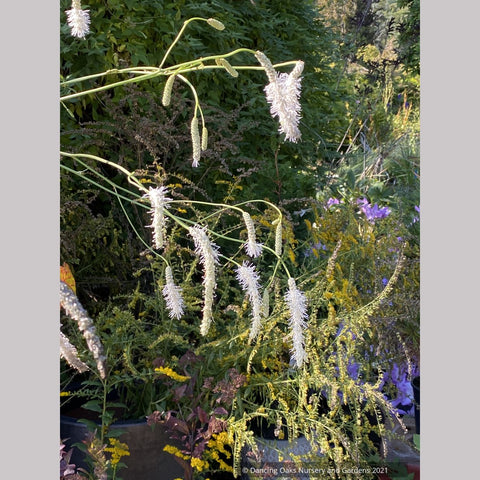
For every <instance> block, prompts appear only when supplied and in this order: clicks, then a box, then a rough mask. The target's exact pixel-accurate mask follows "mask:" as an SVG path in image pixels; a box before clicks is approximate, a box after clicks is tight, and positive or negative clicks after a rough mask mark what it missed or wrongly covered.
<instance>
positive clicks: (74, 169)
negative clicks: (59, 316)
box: [61, 0, 420, 474]
mask: <svg viewBox="0 0 480 480" xmlns="http://www.w3.org/2000/svg"><path fill="white" fill-rule="evenodd" d="M338 4H339V5H338V6H339V8H338V9H337V8H334V7H335V6H332V5H329V4H325V2H323V6H324V8H323V10H322V12H324V14H328V16H329V17H328V20H329V22H325V23H324V22H323V21H322V18H321V17H320V15H319V13H318V12H317V11H316V10H315V2H312V1H308V0H305V1H302V2H298V1H293V0H291V1H290V0H287V1H279V0H278V1H277V0H275V1H273V2H272V1H263V0H257V1H255V2H248V1H244V2H238V1H228V0H222V1H220V0H218V1H212V2H200V3H197V2H185V1H180V2H166V1H162V0H153V1H152V0H150V1H146V0H138V1H133V0H126V1H124V2H119V1H118V0H108V1H107V0H104V1H100V0H91V2H90V3H89V4H88V5H84V8H89V10H90V14H91V19H92V33H91V34H89V35H87V38H86V40H84V41H78V40H74V39H73V38H72V37H70V36H69V33H68V28H67V27H66V26H65V20H64V14H63V13H62V31H61V33H62V43H61V51H62V64H61V74H62V77H63V78H64V79H65V80H69V79H74V78H76V77H79V76H81V75H89V74H96V73H99V72H101V71H104V70H108V69H114V68H124V67H127V66H138V65H145V66H148V65H159V64H160V63H161V62H162V60H163V57H164V54H165V51H166V50H167V49H168V47H169V45H170V44H171V42H172V40H173V39H174V38H175V35H176V34H177V33H178V31H179V29H180V28H181V26H182V24H183V22H184V21H185V20H186V19H188V18H191V17H194V16H202V17H204V18H207V17H209V16H211V17H215V18H218V19H219V20H221V21H222V22H223V23H224V24H225V25H226V29H225V30H224V31H221V32H219V31H217V30H213V29H212V28H211V27H210V26H209V25H207V24H206V23H205V22H197V23H196V22H193V23H192V24H190V25H189V26H188V29H187V30H186V32H185V35H184V36H183V37H182V41H181V42H179V43H178V44H177V45H175V47H174V48H173V50H172V52H171V56H169V57H168V59H167V62H166V63H167V64H168V65H176V64H179V63H182V62H187V61H191V60H192V59H194V58H199V57H205V56H208V55H215V54H220V53H226V52H229V51H231V50H233V49H235V48H238V47H239V46H242V47H246V48H251V49H253V50H262V51H264V52H265V53H266V54H267V55H268V56H269V58H271V59H272V60H273V59H274V61H275V62H284V61H290V60H291V59H292V58H293V59H302V60H304V61H305V75H304V80H303V83H302V100H301V101H302V115H303V118H302V122H301V125H300V128H301V130H302V134H303V136H302V142H300V143H298V144H288V143H285V142H283V141H282V139H281V136H280V135H279V134H278V133H277V128H278V127H277V122H276V120H273V119H272V118H271V117H270V115H269V108H268V104H267V102H266V101H265V96H264V95H263V88H264V86H265V84H266V82H267V80H266V77H265V73H264V72H263V71H249V72H248V73H247V72H245V71H244V70H241V69H240V70H239V76H238V77H236V78H233V77H231V76H229V75H228V73H227V72H226V71H223V70H213V71H212V70H209V71H208V72H206V71H203V69H199V70H198V71H191V72H188V73H186V74H185V76H188V79H189V81H191V82H192V84H193V85H194V86H195V89H196V92H197V93H198V96H199V98H200V105H201V107H202V112H203V114H204V115H205V120H206V125H207V127H208V129H209V144H208V148H207V149H206V150H205V152H202V159H201V162H200V166H199V167H198V168H196V169H192V167H191V160H192V147H191V133H190V122H191V119H192V115H193V111H194V108H195V106H196V105H195V104H194V98H193V97H192V92H191V90H189V89H188V88H185V87H186V86H185V84H183V83H181V82H177V81H175V83H174V86H173V92H172V100H171V104H170V106H168V107H164V106H163V105H162V94H163V88H164V79H163V77H157V78H155V79H153V80H148V81H143V82H142V83H139V84H128V85H127V84H126V85H122V86H120V87H119V88H115V89H111V90H106V91H104V92H98V93H95V94H90V95H87V96H82V97H79V98H77V99H71V101H69V102H68V103H65V105H64V106H65V109H64V110H62V132H61V145H62V150H64V151H67V152H69V153H66V154H64V155H63V158H62V174H61V181H62V188H61V231H62V238H61V262H67V263H69V264H70V265H72V266H73V267H74V276H75V278H76V280H77V285H78V288H79V295H80V297H81V298H82V301H85V305H86V307H87V309H88V311H89V312H90V313H91V314H92V316H94V318H95V325H96V329H97V333H98V335H99V336H100V338H101V340H102V343H103V345H104V347H105V351H106V354H107V365H108V369H109V373H108V377H107V379H106V380H105V381H101V380H99V379H98V378H97V376H96V374H95V366H94V363H93V361H92V359H91V358H90V355H89V352H88V350H87V348H86V346H85V344H84V339H83V337H82V335H81V334H80V333H79V332H78V330H77V329H76V328H74V325H72V324H71V323H70V322H69V321H68V320H67V319H63V322H62V328H63V331H65V332H66V333H67V334H68V338H70V339H71V341H72V342H73V343H74V344H75V345H76V346H77V348H78V350H79V356H80V358H81V359H82V360H83V361H84V362H85V363H87V364H88V365H90V366H91V367H92V370H91V371H90V372H88V373H87V374H83V375H77V374H75V372H73V373H72V370H71V369H70V368H68V367H67V366H66V364H65V363H62V387H63V388H64V389H68V388H69V384H70V383H71V382H72V379H74V380H80V381H81V382H83V387H82V388H83V393H82V391H81V393H80V394H79V396H80V397H81V398H89V399H90V401H89V403H87V405H86V406H87V407H88V408H89V409H91V410H93V411H94V412H96V413H100V415H101V419H102V422H103V425H104V426H108V425H110V424H111V423H112V422H113V421H115V419H117V418H120V416H123V415H125V416H128V417H132V416H133V417H138V418H140V417H144V416H145V415H153V414H154V413H155V412H162V411H165V412H173V411H175V412H176V413H175V415H178V418H179V419H181V420H182V422H186V423H185V425H186V427H188V428H190V427H191V428H190V430H189V432H190V433H192V432H197V433H198V432H200V433H201V435H200V437H201V438H202V441H203V440H206V439H207V437H205V436H203V435H204V434H205V432H206V430H205V428H206V425H207V424H209V423H208V422H207V421H206V420H207V417H208V415H210V414H212V412H214V406H215V402H216V401H217V400H218V395H217V396H216V394H218V393H219V392H218V391H217V392H214V390H215V389H214V388H213V389H210V390H209V389H208V388H206V387H205V385H206V383H205V382H207V384H208V385H210V386H213V385H219V384H220V382H222V381H225V379H227V378H229V377H228V375H229V372H232V371H233V370H232V369H235V372H236V373H237V374H238V375H242V376H245V383H242V384H241V385H239V386H238V392H237V391H235V395H234V397H233V398H232V399H231V404H229V405H228V409H227V410H228V411H226V412H225V413H222V415H223V416H222V422H223V421H225V422H226V423H228V430H227V431H228V435H229V441H228V442H227V443H228V444H229V445H230V446H232V448H233V457H232V459H230V460H229V462H230V465H229V466H230V467H232V468H234V469H235V473H237V474H238V466H239V455H240V449H241V447H242V446H243V445H245V444H247V445H249V446H252V445H253V432H254V430H255V428H256V427H258V426H259V425H266V426H267V428H270V429H275V431H276V432H277V437H278V438H280V437H282V436H283V437H286V436H287V437H288V438H295V437H296V436H298V435H299V434H302V435H305V437H306V438H307V439H308V440H309V441H310V442H311V443H312V446H313V447H314V450H321V451H322V452H323V453H324V454H325V455H326V457H327V458H328V460H329V461H331V462H333V463H334V464H335V465H336V466H341V465H345V464H348V462H351V461H352V460H357V459H360V463H362V462H363V463H365V462H366V461H367V460H368V459H369V458H370V456H371V455H372V454H376V453H378V445H375V444H374V442H373V439H374V438H375V435H380V436H382V437H383V436H384V435H387V432H386V429H385V425H384V422H385V421H390V420H391V419H393V418H395V412H394V411H393V409H392V407H391V404H390V403H389V402H388V401H387V400H386V399H385V398H384V396H383V393H385V392H383V391H382V390H381V387H380V384H381V380H382V373H383V372H385V371H387V370H388V368H389V367H390V366H391V364H392V362H405V361H406V362H407V363H411V362H412V361H413V362H414V363H417V362H418V360H419V358H418V357H419V338H418V334H419V323H418V322H419V249H418V243H419V241H418V237H419V232H418V224H419V222H418V218H416V217H418V212H416V211H415V207H416V206H417V207H418V205H419V189H418V183H419V174H420V173H419V161H418V156H419V153H418V102H417V100H418V98H417V97H416V96H415V95H417V94H418V82H417V81H418V76H416V75H415V72H414V71H413V70H411V69H410V68H405V69H404V68H403V66H402V65H400V63H401V61H402V58H403V57H401V55H400V53H399V50H398V49H397V46H398V45H397V43H396V42H397V41H398V39H399V38H401V37H399V36H398V34H397V29H396V27H395V28H393V26H394V25H399V24H400V23H401V21H403V20H404V19H405V18H409V17H408V15H407V16H405V15H406V13H407V11H406V10H405V9H404V10H402V9H401V8H397V5H396V3H395V2H392V1H385V2H383V1H382V2H380V1H379V2H374V3H373V4H372V2H362V1H360V0H358V1H350V2H349V1H343V2H338ZM68 6H69V5H68V3H67V2H66V1H63V0H62V2H61V10H62V12H63V11H64V10H65V9H67V8H68ZM340 7H344V10H341V9H340ZM357 34H358V35H357ZM340 39H341V40H342V42H343V43H342V42H340ZM230 60H231V63H232V64H233V65H234V66H238V65H255V66H256V65H257V64H256V62H255V61H254V59H253V58H252V57H251V56H248V55H246V54H245V53H244V52H243V53H241V54H240V55H239V56H238V57H233V58H232V59H230ZM344 67H345V68H344ZM281 68H282V67H280V69H281ZM120 79H121V78H120V75H119V74H118V72H117V73H112V74H111V75H108V76H106V77H101V78H100V77H99V78H96V79H95V80H85V81H84V82H82V85H81V86H76V87H71V85H68V92H69V93H73V92H75V91H77V90H78V89H87V88H91V87H94V86H101V85H105V84H106V83H110V82H114V81H118V80H120ZM65 90H67V87H65ZM65 93H66V92H62V94H65ZM197 106H198V105H197ZM85 153H88V154H89V155H90V157H84V156H82V155H83V154H85ZM132 185H133V186H135V187H138V188H139V189H140V193H138V192H137V191H135V189H134V188H132ZM157 186H165V187H167V189H168V196H169V197H171V198H170V200H169V203H168V207H167V208H168V214H167V217H168V218H167V220H168V229H167V239H166V242H165V245H164V247H163V248H162V249H161V255H160V253H159V252H154V251H153V249H152V248H151V247H150V238H151V229H150V227H149V226H148V225H149V224H150V222H151V212H150V205H149V203H148V200H147V199H146V198H142V194H144V193H146V192H147V191H148V188H150V187H157ZM143 196H145V195H143ZM333 196H334V197H337V198H338V199H341V200H342V203H339V204H338V205H334V206H333V207H327V200H328V198H329V197H333ZM362 197H365V198H367V199H368V201H370V202H371V203H372V204H373V203H378V205H379V206H388V207H390V209H391V214H390V215H389V216H388V217H387V218H382V219H381V220H378V221H375V222H371V221H368V220H367V219H366V218H365V217H364V216H363V214H362V213H361V212H360V211H359V209H358V205H357V203H356V200H357V199H358V198H362ZM245 212H247V213H249V214H250V215H251V218H252V220H253V224H254V230H255V235H256V238H257V241H258V242H259V243H262V245H263V248H264V250H263V253H262V255H261V256H260V257H258V258H256V259H255V260H254V264H255V267H256V271H257V272H258V273H259V282H260V285H261V289H262V293H264V294H265V296H264V299H268V302H267V305H269V306H267V307H266V311H267V314H266V315H265V318H263V320H262V322H263V323H262V327H261V333H260V336H259V337H257V338H256V339H253V340H252V339H250V338H249V331H250V329H251V313H252V306H251V301H248V299H247V297H246V295H245V292H244V291H243V289H242V288H241V286H240V285H239V282H238V279H237V278H236V267H238V266H239V265H240V264H242V262H243V261H245V260H249V261H251V260H250V259H249V258H248V256H247V255H246V254H245V250H244V245H243V244H244V242H245V241H246V240H247V239H248V236H249V234H248V232H247V226H246V224H245V221H244V218H243V214H244V213H245ZM280 222H281V223H280ZM191 225H202V226H205V227H206V228H208V229H207V231H208V233H209V235H211V236H212V238H211V240H212V241H213V242H215V245H216V246H218V252H220V257H219V263H218V265H216V277H215V298H214V303H213V307H212V310H213V323H212V325H211V327H210V330H209V332H208V335H206V336H205V335H202V334H201V329H200V320H201V317H202V309H203V306H204V298H203V297H204V293H205V292H204V284H203V283H204V281H205V271H204V269H203V265H202V259H201V256H200V258H199V255H198V251H197V252H195V248H194V246H193V243H192V238H190V237H189V236H188V235H187V232H186V229H187V228H188V227H189V226H191ZM279 225H281V226H282V233H281V235H280V236H278V235H277V234H276V233H277V232H279V231H280V230H277V227H278V226H279ZM400 239H401V240H400ZM166 265H169V266H171V267H172V271H173V277H174V279H175V283H176V284H178V286H179V287H180V288H181V292H182V298H183V299H184V301H185V314H184V315H183V316H182V317H181V318H180V319H173V318H171V316H169V309H168V305H167V302H166V300H165V298H164V296H163V295H162V290H163V287H164V286H165V285H166V280H165V267H166ZM289 278H295V279H297V285H298V286H299V288H300V289H301V291H302V292H304V293H305V298H306V300H307V305H308V314H309V319H308V323H307V327H306V328H305V339H304V340H305V351H306V354H307V358H308V361H307V362H306V364H304V365H303V366H302V368H294V365H293V363H292V361H291V354H292V332H291V325H290V317H291V312H290V311H289V305H288V302H287V301H286V298H285V291H286V286H287V282H288V280H289ZM189 355H190V356H193V357H194V358H196V359H198V358H201V363H200V364H195V365H194V366H192V365H189V364H188V362H187V363H184V361H183V360H182V359H185V358H190V357H189ZM193 357H192V358H193ZM62 362H63V361H62ZM194 363H195V362H194ZM354 365H358V372H357V374H356V375H355V374H352V371H351V368H352V366H354ZM156 368H157V369H158V368H160V369H163V370H161V371H162V372H163V373H159V371H158V370H156ZM165 372H167V373H165ZM175 375H177V377H176V376H175ZM178 375H181V376H182V375H183V376H185V377H188V379H189V380H188V383H183V382H184V381H185V382H186V381H187V380H185V379H183V380H182V379H181V378H179V377H178ZM210 378H211V379H213V380H211V381H210V380H209V379H210ZM242 378H243V377H242ZM172 389H174V390H172ZM182 389H183V390H182ZM92 392H93V393H92ZM107 393H108V394H114V396H113V398H107V397H108V396H107V395H106V394H107ZM182 393H183V394H185V395H184V396H183V397H182V395H181V394H182ZM388 393H389V394H393V395H394V394H395V392H394V391H393V392H392V391H389V392H388ZM182 398H183V400H181V399H182ZM182 402H183V403H182ZM189 422H191V423H189ZM192 422H193V423H192ZM187 424H188V425H187ZM178 425H180V423H177V424H176V426H178ZM181 425H183V423H182V424H181ZM174 426H175V425H174ZM207 430H208V429H207ZM222 431H223V430H222ZM210 433H211V432H210ZM200 437H198V439H200ZM194 443H195V442H194ZM190 446H191V447H192V448H193V447H195V446H198V445H195V444H192V445H190ZM205 446H206V444H205V443H204V444H202V448H205ZM202 451H203V450H202ZM205 451H208V449H206V450H205ZM197 453H198V452H197ZM190 454H192V452H190V453H189V455H190ZM182 458H183V457H182ZM196 458H200V457H199V456H197V457H196ZM212 458H213V457H212Z"/></svg>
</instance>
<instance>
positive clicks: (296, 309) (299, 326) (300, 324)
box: [285, 278, 308, 367]
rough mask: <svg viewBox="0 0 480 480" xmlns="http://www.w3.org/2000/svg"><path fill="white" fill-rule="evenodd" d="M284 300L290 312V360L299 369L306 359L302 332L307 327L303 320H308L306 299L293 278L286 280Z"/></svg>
mask: <svg viewBox="0 0 480 480" xmlns="http://www.w3.org/2000/svg"><path fill="white" fill-rule="evenodd" d="M285 300H286V302H287V305H288V309H289V311H290V318H289V324H290V329H291V332H292V342H293V346H292V350H291V353H292V357H291V359H292V362H294V363H295V364H296V365H297V367H301V366H302V365H303V362H304V361H305V360H306V357H307V354H306V352H305V339H304V337H303V331H304V329H305V328H306V326H307V323H306V321H305V320H307V318H308V314H307V299H306V298H305V295H304V294H303V293H302V292H301V291H300V290H299V289H298V287H297V285H296V283H295V279H294V278H289V279H288V292H287V293H286V294H285Z"/></svg>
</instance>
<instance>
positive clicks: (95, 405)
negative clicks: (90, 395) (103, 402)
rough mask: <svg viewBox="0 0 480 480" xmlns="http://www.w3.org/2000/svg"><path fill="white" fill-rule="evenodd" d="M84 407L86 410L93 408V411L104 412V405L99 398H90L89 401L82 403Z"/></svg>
mask: <svg viewBox="0 0 480 480" xmlns="http://www.w3.org/2000/svg"><path fill="white" fill-rule="evenodd" d="M82 408H85V409H86V410H91V411H92V412H98V413H102V407H101V406H100V402H99V401H98V400H89V401H88V402H87V403H85V404H83V405H82Z"/></svg>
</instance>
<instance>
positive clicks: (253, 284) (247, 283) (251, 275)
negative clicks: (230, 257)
mask: <svg viewBox="0 0 480 480" xmlns="http://www.w3.org/2000/svg"><path fill="white" fill-rule="evenodd" d="M237 279H238V281H239V283H240V285H241V287H242V290H243V291H244V292H245V294H246V297H247V298H248V300H249V301H250V303H251V305H252V326H251V328H250V335H249V340H250V341H252V340H254V339H255V338H256V337H257V335H258V334H259V333H260V327H261V325H262V315H263V313H264V312H263V308H262V297H261V296H260V286H259V277H258V273H257V271H256V270H255V266H254V265H251V264H249V263H248V262H243V264H242V265H240V266H239V267H238V268H237Z"/></svg>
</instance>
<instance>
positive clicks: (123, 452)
mask: <svg viewBox="0 0 480 480" xmlns="http://www.w3.org/2000/svg"><path fill="white" fill-rule="evenodd" d="M108 440H109V442H110V445H111V447H106V448H105V451H106V452H110V453H111V454H112V460H111V461H112V465H117V464H118V462H119V461H120V459H121V458H122V457H128V456H129V455H130V452H129V451H128V445H127V444H126V443H122V442H120V441H119V440H118V439H117V438H109V439H108Z"/></svg>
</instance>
